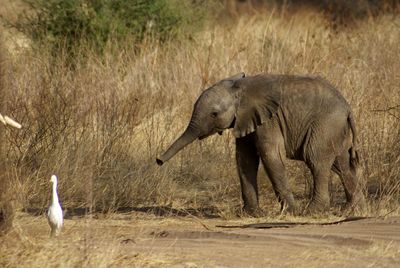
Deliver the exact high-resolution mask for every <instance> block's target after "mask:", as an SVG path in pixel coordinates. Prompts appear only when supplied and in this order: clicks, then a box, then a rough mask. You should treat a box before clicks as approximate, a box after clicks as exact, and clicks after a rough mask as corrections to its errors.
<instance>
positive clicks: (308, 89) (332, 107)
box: [157, 73, 364, 215]
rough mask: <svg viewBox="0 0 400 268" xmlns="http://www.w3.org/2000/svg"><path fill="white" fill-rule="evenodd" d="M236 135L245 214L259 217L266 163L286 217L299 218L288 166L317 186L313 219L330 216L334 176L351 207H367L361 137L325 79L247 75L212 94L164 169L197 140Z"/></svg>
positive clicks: (168, 153)
mask: <svg viewBox="0 0 400 268" xmlns="http://www.w3.org/2000/svg"><path fill="white" fill-rule="evenodd" d="M228 128H233V133H234V135H235V138H236V161H237V169H238V173H239V178H240V183H241V189H242V197H243V202H244V210H245V211H246V212H247V213H249V214H251V215H254V214H256V212H257V211H258V209H259V208H258V189H257V171H258V166H259V162H260V159H261V162H262V163H263V165H264V168H265V171H266V172H267V174H268V177H269V178H270V180H271V182H272V186H273V189H274V191H275V194H276V196H277V198H278V200H279V202H280V204H281V209H282V210H287V211H288V212H290V213H296V212H298V210H297V206H296V204H295V201H294V198H293V194H292V191H291V190H290V189H289V186H288V181H287V179H286V177H285V158H290V159H295V160H301V161H304V162H305V163H306V164H307V166H308V167H309V168H310V170H311V172H312V175H313V178H314V189H313V193H312V199H311V201H310V203H309V205H308V207H307V211H308V212H311V213H314V212H322V211H326V210H329V206H330V204H329V191H328V180H329V174H330V170H333V171H334V172H336V173H337V174H338V175H339V176H340V178H341V181H342V184H343V186H344V190H345V193H346V198H347V203H348V206H349V207H354V206H355V205H361V206H362V205H363V203H364V197H363V193H362V191H361V187H360V185H359V182H358V180H357V175H356V167H357V164H358V154H357V148H356V146H357V144H356V140H357V139H356V129H355V125H354V120H353V115H352V112H351V109H350V106H349V104H348V103H347V102H346V100H345V99H344V98H343V96H342V95H341V94H340V93H339V91H337V90H336V89H335V88H334V87H333V86H332V85H331V84H329V83H328V82H327V81H326V80H324V79H322V78H320V77H310V76H293V75H257V76H248V77H245V75H244V73H240V74H237V75H235V76H232V77H229V78H226V79H224V80H222V81H220V82H218V83H217V84H215V85H213V86H212V87H210V88H208V89H207V90H205V91H204V92H203V93H202V94H201V95H200V97H199V98H198V100H197V101H196V103H195V105H194V110H193V114H192V118H191V120H190V123H189V125H188V127H187V129H186V130H185V131H184V133H183V134H182V135H181V136H180V137H179V138H178V139H177V140H176V141H175V142H174V143H173V144H172V145H171V147H169V149H168V150H167V151H166V152H165V153H164V154H163V155H162V156H160V157H159V158H157V163H158V164H159V165H162V164H163V163H164V162H166V161H167V160H169V159H170V158H171V157H173V156H174V155H175V154H176V153H177V152H179V151H180V150H181V149H182V148H183V147H185V146H186V145H188V144H189V143H191V142H193V141H194V140H195V139H204V138H206V137H208V136H210V135H212V134H215V133H220V134H221V133H222V131H223V130H225V129H228Z"/></svg>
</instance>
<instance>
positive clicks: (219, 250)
mask: <svg viewBox="0 0 400 268" xmlns="http://www.w3.org/2000/svg"><path fill="white" fill-rule="evenodd" d="M291 220H293V221H301V222H304V221H307V218H303V219H301V220H296V219H291ZM264 221H265V219H261V218H259V219H246V218H241V219H234V220H222V219H219V218H218V219H204V218H194V217H173V216H170V217H159V216H152V215H149V214H146V213H125V214H111V215H102V214H98V215H94V216H93V217H89V216H86V217H85V216H78V217H72V218H67V219H66V220H65V227H64V229H63V231H62V233H61V236H60V237H58V238H57V239H56V240H52V239H49V227H48V225H47V222H46V219H45V217H44V216H31V215H27V214H23V215H18V216H17V219H16V221H15V228H14V231H12V232H11V233H10V234H8V235H7V236H6V237H5V238H4V239H3V240H2V241H0V266H6V267H7V266H10V267H16V266H18V267H43V263H46V264H47V265H48V266H49V267H53V266H55V267H57V266H59V265H61V264H62V265H63V266H66V267H79V266H84V267H400V217H399V216H396V217H389V218H386V219H382V218H369V219H362V220H357V221H351V222H343V223H340V224H334V225H300V226H293V227H289V228H270V229H265V228H263V229H256V228H219V227H217V226H218V225H225V226H226V225H233V226H238V225H246V224H247V225H249V226H260V225H264V226H265V222H264ZM313 221H316V220H315V219H314V220H313ZM324 221H325V222H326V221H327V220H326V219H325V220H324ZM319 222H323V220H322V219H321V220H319ZM268 224H270V225H271V224H272V225H276V224H277V223H276V220H270V221H269V222H268ZM17 264H18V265H17Z"/></svg>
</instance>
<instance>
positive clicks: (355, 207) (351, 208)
mask: <svg viewBox="0 0 400 268" xmlns="http://www.w3.org/2000/svg"><path fill="white" fill-rule="evenodd" d="M367 207H368V206H367V201H366V200H365V197H364V195H363V194H359V195H357V196H356V197H354V198H353V199H352V200H351V201H350V202H348V203H347V204H346V206H345V207H344V214H346V215H348V216H350V215H351V216H354V215H363V214H365V213H366V212H367Z"/></svg>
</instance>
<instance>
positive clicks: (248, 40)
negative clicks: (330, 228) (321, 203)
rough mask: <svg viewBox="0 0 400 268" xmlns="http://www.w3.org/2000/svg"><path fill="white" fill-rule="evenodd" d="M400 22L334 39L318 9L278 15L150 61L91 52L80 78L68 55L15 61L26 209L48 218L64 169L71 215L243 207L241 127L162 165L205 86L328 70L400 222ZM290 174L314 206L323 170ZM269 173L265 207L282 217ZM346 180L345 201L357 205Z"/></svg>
mask: <svg viewBox="0 0 400 268" xmlns="http://www.w3.org/2000/svg"><path fill="white" fill-rule="evenodd" d="M399 25H400V18H398V17H392V16H381V17H379V18H375V19H370V20H366V21H363V22H361V23H360V24H359V25H356V26H354V27H353V28H348V29H344V30H343V31H341V32H339V33H334V32H333V31H332V30H331V29H330V28H329V27H326V22H325V20H324V19H323V18H322V17H321V16H320V15H318V14H317V13H315V12H310V11H307V10H303V11H298V12H297V13H295V14H292V15H291V16H289V15H282V14H281V13H279V14H278V13H276V12H269V13H267V14H262V15H255V16H243V17H240V18H238V19H237V20H235V21H230V22H229V23H221V24H220V25H213V26H209V28H208V29H207V30H206V31H204V32H202V33H200V34H198V35H196V36H194V38H193V40H190V41H186V42H180V43H177V42H170V43H167V44H164V45H163V46H160V45H159V44H158V43H157V42H153V41H152V40H146V41H145V42H144V43H143V44H142V48H141V50H140V52H133V51H129V50H127V51H121V52H120V53H119V54H117V55H115V54H111V53H110V54H109V56H108V57H106V58H105V59H104V60H99V59H98V58H97V57H96V56H95V55H91V54H90V52H89V51H87V50H85V48H82V51H81V53H82V55H85V59H86V61H85V64H83V63H82V64H79V63H78V64H77V65H76V66H75V68H74V70H71V69H69V68H68V67H66V66H68V62H67V61H68V60H67V58H66V57H65V56H64V55H63V54H60V55H59V57H58V58H56V59H53V58H51V57H50V55H48V54H46V51H41V52H32V51H29V50H27V51H24V52H22V53H19V54H18V55H17V56H15V57H12V58H9V60H8V64H9V66H10V69H9V71H8V73H7V74H6V80H5V87H6V88H7V89H8V91H9V92H8V93H9V94H8V95H9V100H10V101H9V102H8V109H9V111H10V113H11V114H12V115H13V116H14V117H15V118H18V120H19V121H21V123H22V124H23V125H24V126H25V127H24V128H23V130H22V131H19V132H7V133H6V134H5V139H6V140H7V141H8V142H10V144H11V145H8V146H7V147H6V148H5V149H3V153H4V154H5V161H6V166H7V172H8V173H9V174H10V176H9V179H10V180H12V185H13V189H12V191H13V192H14V193H16V195H15V196H16V198H17V199H18V204H19V205H18V208H21V209H22V208H32V207H34V208H39V209H45V208H46V207H47V205H48V201H49V195H50V190H49V187H50V185H49V178H50V175H51V174H53V173H55V174H57V175H58V176H59V178H60V179H59V195H60V199H61V201H62V205H63V207H65V208H72V207H89V208H90V209H100V210H103V211H113V210H117V209H118V208H122V207H131V208H134V207H141V206H168V207H174V208H185V209H187V208H192V207H194V208H208V207H212V208H216V209H217V211H218V212H219V214H220V215H222V216H227V217H229V216H230V215H232V212H233V211H235V210H236V209H237V208H238V207H240V202H241V198H240V190H239V180H238V179H237V175H236V167H235V160H234V145H233V143H234V142H233V140H234V139H233V137H232V135H231V134H230V133H229V131H226V132H225V133H224V135H223V136H213V137H210V138H208V139H206V140H204V141H196V142H195V143H193V144H191V145H190V146H188V147H187V148H186V149H184V150H183V151H182V152H180V153H179V154H178V155H177V156H176V157H175V158H174V159H172V160H171V161H170V162H168V163H167V164H166V165H164V166H163V167H158V166H157V165H156V164H155V157H156V155H157V154H159V153H160V152H161V151H163V150H164V149H165V148H166V147H167V146H168V145H169V144H170V143H171V142H172V141H173V140H174V139H175V138H176V137H177V136H178V135H179V134H180V133H181V131H182V130H183V129H184V128H185V126H186V124H187V122H188V120H189V118H190V113H191V109H192V105H193V103H194V101H195V100H196V98H197V96H198V95H199V94H200V93H201V91H202V90H203V89H205V88H206V87H208V86H210V85H212V84H213V83H214V82H216V81H218V80H220V79H222V78H224V77H227V76H229V75H231V74H235V73H238V72H241V71H244V72H246V73H247V74H248V75H252V74H257V73H284V74H319V75H322V76H324V77H326V78H327V79H328V80H330V81H331V82H332V83H333V84H335V85H336V86H337V87H338V88H339V90H340V91H341V92H342V93H343V95H344V96H345V97H346V99H347V100H348V101H349V103H350V104H351V106H352V107H353V110H354V113H355V117H356V123H357V127H358V132H359V140H360V150H361V155H362V161H361V163H362V167H361V169H362V174H361V180H362V181H363V182H364V184H365V185H366V189H369V199H368V200H369V202H370V206H369V207H370V211H369V213H370V214H385V213H388V212H390V211H393V210H396V209H397V212H398V207H399V206H398V205H399V199H400V178H399V177H400V165H399V163H400V156H399V153H400V127H399V123H400V119H399V117H400V112H399V110H398V109H396V108H394V109H390V110H388V109H389V108H390V107H394V106H395V105H398V104H400V92H399V91H400V89H399V85H400V73H399V71H398V70H399V69H400V46H399V45H398V44H399V43H400V27H399ZM378 110H379V111H378ZM383 110H387V111H383ZM289 167H290V169H289V171H288V173H289V174H288V175H289V177H290V181H291V184H292V186H293V189H294V191H295V194H296V196H297V197H298V199H299V200H300V201H301V202H303V203H304V202H306V200H307V198H306V197H307V194H308V192H307V191H308V189H307V185H309V184H310V181H309V178H308V177H309V174H308V172H307V170H306V169H305V168H304V166H303V165H301V164H297V163H293V162H289ZM259 176H260V178H259V179H260V180H261V182H262V183H261V196H262V198H261V203H262V206H263V207H264V208H268V209H269V210H272V211H273V213H276V212H277V211H278V209H277V208H278V206H277V202H276V201H275V197H274V196H273V192H272V191H271V187H270V185H269V182H268V180H267V178H266V176H265V175H264V173H263V172H260V175H259ZM307 178H308V179H307ZM338 181H339V180H338V179H334V184H333V188H332V189H333V190H334V193H335V195H334V197H333V198H334V204H338V203H340V202H341V201H342V200H343V198H344V193H343V191H342V190H341V188H340V186H339V183H338ZM366 191H367V190H366Z"/></svg>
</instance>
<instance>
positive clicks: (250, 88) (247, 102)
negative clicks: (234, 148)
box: [233, 76, 281, 138]
mask: <svg viewBox="0 0 400 268" xmlns="http://www.w3.org/2000/svg"><path fill="white" fill-rule="evenodd" d="M233 87H234V88H235V89H236V90H237V92H238V98H239V105H238V108H237V112H236V119H235V125H234V127H233V133H234V135H235V137H236V138H241V137H244V136H246V135H248V134H250V133H252V132H254V131H255V130H256V128H257V126H259V125H262V124H263V123H264V122H266V121H267V120H269V119H270V118H271V117H272V116H273V115H274V114H276V113H277V111H278V108H279V105H280V103H281V89H280V85H279V82H277V81H276V80H274V79H270V78H268V77H266V76H256V77H247V78H244V79H241V80H238V81H237V82H235V84H234V85H233Z"/></svg>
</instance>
